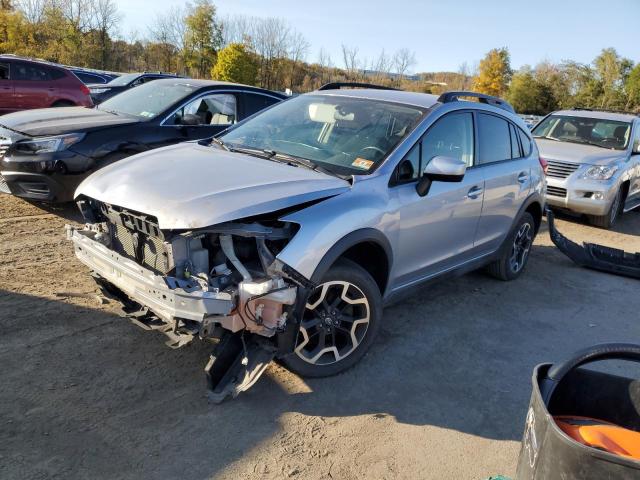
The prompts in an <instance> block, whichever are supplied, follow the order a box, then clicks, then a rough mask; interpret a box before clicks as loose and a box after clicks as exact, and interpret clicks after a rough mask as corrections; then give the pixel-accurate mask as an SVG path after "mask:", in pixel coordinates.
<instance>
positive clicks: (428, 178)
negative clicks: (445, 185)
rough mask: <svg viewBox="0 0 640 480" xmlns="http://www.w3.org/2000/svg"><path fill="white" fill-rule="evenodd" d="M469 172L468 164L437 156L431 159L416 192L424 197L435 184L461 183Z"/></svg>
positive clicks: (455, 159)
mask: <svg viewBox="0 0 640 480" xmlns="http://www.w3.org/2000/svg"><path fill="white" fill-rule="evenodd" d="M466 171H467V164H466V163H465V162H463V161H462V160H458V159H457V158H453V157H445V156H443V155H437V156H435V157H433V158H432V159H431V161H430V162H429V163H428V164H427V166H426V167H425V168H424V171H423V172H422V177H420V180H418V183H417V184H416V192H418V195H420V196H421V197H424V196H425V195H426V194H427V193H429V190H430V189H431V184H432V183H433V182H461V181H462V179H463V178H464V174H465V173H466Z"/></svg>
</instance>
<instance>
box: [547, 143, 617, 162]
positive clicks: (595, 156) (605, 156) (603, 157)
mask: <svg viewBox="0 0 640 480" xmlns="http://www.w3.org/2000/svg"><path fill="white" fill-rule="evenodd" d="M535 140H536V144H537V145H538V150H539V151H540V156H541V157H542V158H544V159H545V160H559V161H561V162H570V163H585V164H588V165H608V164H609V163H612V162H615V161H618V160H622V159H625V158H626V157H627V152H626V151H625V150H609V149H605V148H600V147H595V146H593V145H580V144H578V143H571V142H557V141H555V140H544V139H542V138H536V139H535Z"/></svg>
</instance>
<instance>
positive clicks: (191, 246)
mask: <svg viewBox="0 0 640 480" xmlns="http://www.w3.org/2000/svg"><path fill="white" fill-rule="evenodd" d="M78 205H79V207H80V210H81V212H82V214H83V216H84V218H85V221H86V222H87V223H86V224H85V225H84V227H83V228H77V227H73V226H69V225H67V227H66V228H67V235H68V238H69V239H70V240H71V241H73V243H74V248H75V253H76V256H77V257H78V258H79V259H80V260H81V261H82V262H83V263H84V264H85V265H87V266H88V267H89V268H91V270H92V272H93V276H94V278H95V279H96V281H97V283H98V285H99V286H100V287H101V289H102V290H103V293H105V295H107V296H109V297H111V298H115V299H117V300H118V301H119V302H121V304H122V305H123V312H124V314H125V315H126V316H128V317H129V318H131V319H132V321H134V323H136V324H138V325H139V326H141V327H143V328H145V329H149V330H157V331H161V332H162V333H164V334H165V335H167V336H168V337H169V341H168V342H167V344H168V345H169V346H171V347H173V348H178V347H181V346H184V345H186V344H188V343H189V342H190V341H191V340H193V339H194V338H195V337H199V338H201V339H211V340H213V341H215V342H217V343H218V348H217V350H216V351H215V352H214V354H213V355H212V360H211V361H210V362H209V365H208V366H207V369H206V370H207V374H208V376H209V380H210V387H211V390H212V391H213V392H215V391H216V388H217V387H218V390H220V388H222V387H224V388H222V390H224V389H225V388H226V390H225V391H224V392H220V391H219V392H218V397H219V398H217V400H222V399H223V398H224V397H226V396H227V395H232V396H235V395H236V394H237V393H239V391H242V390H245V389H246V388H248V387H249V386H250V385H252V384H253V383H254V382H255V381H256V380H257V378H258V377H259V375H260V373H262V370H264V368H266V366H267V365H268V363H269V361H270V360H271V358H273V356H275V355H277V354H287V353H290V352H291V351H293V348H294V346H295V345H294V344H295V338H296V336H297V325H298V324H297V322H296V313H295V312H296V308H300V305H299V304H300V302H297V300H298V298H299V297H300V298H306V295H307V292H308V291H309V289H311V288H313V285H312V283H311V282H310V281H309V280H308V279H306V278H305V277H303V276H302V275H301V274H300V273H298V272H296V271H295V270H294V269H292V268H291V267H289V266H288V265H286V264H284V263H282V262H280V261H279V260H278V259H277V258H276V255H277V254H278V253H279V252H280V251H281V250H282V249H283V248H284V247H285V246H286V245H287V243H288V242H289V240H290V239H291V238H292V237H293V235H294V234H295V233H296V231H297V225H295V224H291V223H287V222H281V221H279V220H278V219H277V216H275V214H274V215H271V216H268V215H267V216H261V217H260V218H253V219H243V220H242V221H238V222H229V223H224V224H220V225H216V226H212V227H207V228H204V229H196V230H192V231H191V230H188V231H166V230H161V229H160V228H159V226H158V222H157V221H156V219H155V218H154V217H151V216H149V215H145V214H142V213H139V212H132V211H129V210H126V209H124V208H120V207H117V206H114V205H108V204H106V203H102V202H98V201H96V200H93V199H89V198H81V199H80V200H79V201H78ZM229 335H235V337H234V338H235V339H231V340H229V339H226V338H225V336H229ZM220 348H223V349H227V350H228V351H229V350H234V351H236V353H238V355H236V354H229V352H228V351H227V352H221V351H220ZM251 349H253V350H254V353H255V355H253V357H258V358H259V360H257V363H258V364H259V365H258V366H255V365H252V360H253V359H252V358H251V357H252V355H250V351H251ZM265 352H269V355H265ZM223 357H224V358H225V361H224V363H225V366H224V369H229V368H231V367H232V366H233V365H235V364H238V361H239V362H240V364H238V365H236V367H235V368H236V369H240V370H244V371H245V379H244V381H237V377H238V375H235V377H233V376H232V378H234V379H236V384H235V385H233V386H232V387H229V385H220V382H221V381H222V378H223V377H225V375H226V374H227V373H228V372H226V371H221V372H215V373H213V374H212V372H211V370H212V368H213V366H214V363H215V361H216V360H217V361H218V363H221V361H220V360H219V359H220V358H223ZM267 359H268V360H267ZM253 363H256V362H253ZM252 366H253V367H255V368H254V370H253V371H249V370H250V368H249V367H252ZM256 369H257V370H259V371H257V370H256ZM213 377H216V378H215V379H214V378H213ZM230 378H231V377H230ZM243 382H244V383H248V385H239V384H242V383H243ZM227 383H228V382H227ZM239 387H246V388H239Z"/></svg>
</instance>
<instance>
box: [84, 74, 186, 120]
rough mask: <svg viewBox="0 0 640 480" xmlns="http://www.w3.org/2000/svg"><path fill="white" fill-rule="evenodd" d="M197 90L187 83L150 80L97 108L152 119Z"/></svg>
mask: <svg viewBox="0 0 640 480" xmlns="http://www.w3.org/2000/svg"><path fill="white" fill-rule="evenodd" d="M195 90H197V87H195V86H193V85H189V84H187V83H180V82H173V83H171V82H169V83H165V82H149V83H145V84H143V85H140V86H139V87H136V88H131V89H129V90H126V91H124V92H122V93H120V94H118V95H115V96H113V97H111V98H110V99H108V100H105V101H104V102H102V103H101V104H100V105H98V106H97V107H96V108H97V109H99V110H104V111H106V112H110V113H116V114H121V115H131V116H134V117H138V118H145V119H151V118H155V117H157V116H158V115H159V114H161V113H162V112H164V111H165V110H167V109H168V108H169V107H171V106H172V105H173V104H175V103H176V102H178V101H179V100H181V99H183V98H185V97H187V96H189V95H191V94H192V93H193V92H194V91H195Z"/></svg>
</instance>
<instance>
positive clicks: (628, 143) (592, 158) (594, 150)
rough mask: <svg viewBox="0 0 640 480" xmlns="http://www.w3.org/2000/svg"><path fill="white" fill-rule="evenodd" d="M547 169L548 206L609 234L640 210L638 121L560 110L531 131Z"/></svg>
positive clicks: (624, 116)
mask: <svg viewBox="0 0 640 480" xmlns="http://www.w3.org/2000/svg"><path fill="white" fill-rule="evenodd" d="M533 135H534V137H535V139H536V143H537V144H538V148H539V149H540V155H541V156H542V158H543V159H544V160H546V162H547V163H548V170H547V203H548V204H549V205H550V206H551V207H557V208H563V209H567V210H570V211H572V212H576V213H581V214H585V215H587V216H588V218H589V220H590V222H591V223H592V224H593V225H596V226H599V227H602V228H610V227H611V226H612V225H613V224H614V223H615V221H616V219H617V218H618V216H619V215H620V214H622V213H623V212H627V211H629V210H631V209H633V208H636V207H637V206H639V205H640V117H638V116H636V115H632V114H624V113H615V112H604V111H592V110H563V111H559V112H554V113H552V114H550V115H549V116H547V117H546V118H544V119H543V120H542V121H541V122H540V123H539V124H538V125H537V126H536V127H535V129H534V130H533Z"/></svg>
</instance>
